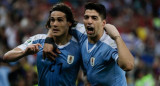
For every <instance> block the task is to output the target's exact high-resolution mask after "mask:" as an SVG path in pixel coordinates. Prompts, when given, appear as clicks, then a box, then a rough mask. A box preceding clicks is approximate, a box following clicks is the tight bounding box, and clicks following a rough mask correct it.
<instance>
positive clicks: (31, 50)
mask: <svg viewBox="0 0 160 86" xmlns="http://www.w3.org/2000/svg"><path fill="white" fill-rule="evenodd" d="M39 46H40V47H42V45H41V44H39V43H37V44H31V45H29V46H28V47H27V48H26V49H25V51H24V53H25V54H26V55H28V54H35V53H37V52H38V51H39V48H38V47H39Z"/></svg>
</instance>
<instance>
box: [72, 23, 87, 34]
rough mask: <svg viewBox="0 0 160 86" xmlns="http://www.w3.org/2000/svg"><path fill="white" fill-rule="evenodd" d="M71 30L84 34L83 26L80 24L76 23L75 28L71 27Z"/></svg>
mask: <svg viewBox="0 0 160 86" xmlns="http://www.w3.org/2000/svg"><path fill="white" fill-rule="evenodd" d="M72 29H73V30H78V31H79V32H81V33H85V26H84V24H82V23H77V25H76V26H75V27H72Z"/></svg>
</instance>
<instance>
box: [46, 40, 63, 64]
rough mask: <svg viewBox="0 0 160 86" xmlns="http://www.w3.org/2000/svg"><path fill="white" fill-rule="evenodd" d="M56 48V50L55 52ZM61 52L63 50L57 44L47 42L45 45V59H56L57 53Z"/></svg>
mask: <svg viewBox="0 0 160 86" xmlns="http://www.w3.org/2000/svg"><path fill="white" fill-rule="evenodd" d="M53 50H54V52H53ZM56 53H57V54H60V53H61V52H60V51H59V49H58V48H57V47H56V46H53V45H52V44H48V43H45V44H44V47H43V59H45V58H46V57H47V58H48V59H50V60H51V61H53V60H55V57H57V54H56Z"/></svg>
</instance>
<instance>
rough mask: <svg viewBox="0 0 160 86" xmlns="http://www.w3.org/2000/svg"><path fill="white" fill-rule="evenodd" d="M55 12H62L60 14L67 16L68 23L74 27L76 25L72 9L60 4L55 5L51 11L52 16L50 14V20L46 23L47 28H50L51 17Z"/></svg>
mask: <svg viewBox="0 0 160 86" xmlns="http://www.w3.org/2000/svg"><path fill="white" fill-rule="evenodd" d="M53 11H60V12H63V13H64V14H65V15H66V19H67V21H68V22H70V23H72V25H71V26H70V27H72V26H74V23H75V20H74V17H73V14H72V11H71V8H70V7H69V6H67V5H65V4H63V3H59V4H56V5H53V7H52V9H51V10H50V12H49V13H50V14H49V19H48V21H47V23H46V27H47V28H49V27H50V16H51V13H52V12H53Z"/></svg>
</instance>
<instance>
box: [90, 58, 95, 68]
mask: <svg viewBox="0 0 160 86" xmlns="http://www.w3.org/2000/svg"><path fill="white" fill-rule="evenodd" d="M94 62H95V58H94V57H91V59H90V63H91V66H94Z"/></svg>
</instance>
